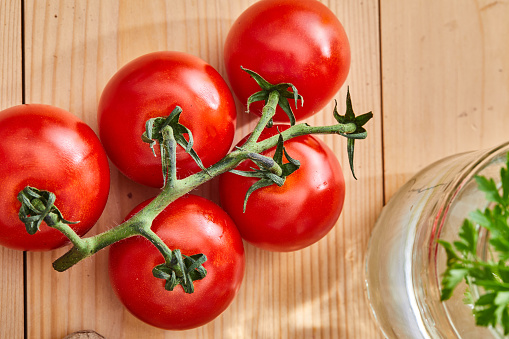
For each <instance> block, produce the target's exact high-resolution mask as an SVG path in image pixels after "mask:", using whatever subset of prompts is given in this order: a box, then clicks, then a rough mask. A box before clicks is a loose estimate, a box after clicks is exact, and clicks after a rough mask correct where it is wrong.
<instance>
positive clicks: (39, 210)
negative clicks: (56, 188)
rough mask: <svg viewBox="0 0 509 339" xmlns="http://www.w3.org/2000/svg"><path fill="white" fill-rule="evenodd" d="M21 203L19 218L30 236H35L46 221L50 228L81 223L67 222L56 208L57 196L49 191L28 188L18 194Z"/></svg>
mask: <svg viewBox="0 0 509 339" xmlns="http://www.w3.org/2000/svg"><path fill="white" fill-rule="evenodd" d="M17 198H18V201H19V202H21V207H20V209H19V213H18V217H19V220H21V222H23V223H24V224H25V228H26V230H27V232H28V233H29V234H35V233H36V232H37V231H38V230H39V228H40V226H41V223H42V222H43V221H44V222H46V224H47V225H48V226H50V227H52V226H53V225H55V223H57V222H61V223H64V224H77V223H79V221H69V220H65V219H64V217H63V216H62V213H61V212H60V210H59V209H58V208H57V207H56V206H55V201H56V196H55V194H54V193H52V192H49V191H43V190H39V189H37V188H35V187H30V186H26V187H25V188H24V189H23V190H21V191H20V192H19V193H18V196H17Z"/></svg>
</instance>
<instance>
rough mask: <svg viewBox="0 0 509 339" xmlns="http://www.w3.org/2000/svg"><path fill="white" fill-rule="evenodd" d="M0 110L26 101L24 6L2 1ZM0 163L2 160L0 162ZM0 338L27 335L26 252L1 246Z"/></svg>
mask: <svg viewBox="0 0 509 339" xmlns="http://www.w3.org/2000/svg"><path fill="white" fill-rule="evenodd" d="M0 27H1V29H0V56H1V57H0V109H5V108H7V107H10V106H14V105H19V104H21V103H22V101H23V91H22V90H23V86H22V79H23V75H22V47H21V45H22V37H21V6H20V3H19V1H15V0H12V1H2V2H0ZM0 161H2V160H1V159H0ZM0 277H1V278H0V339H3V338H6V339H7V338H22V337H23V332H24V323H23V318H24V299H23V253H22V252H19V251H14V250H10V249H7V248H3V247H1V246H0Z"/></svg>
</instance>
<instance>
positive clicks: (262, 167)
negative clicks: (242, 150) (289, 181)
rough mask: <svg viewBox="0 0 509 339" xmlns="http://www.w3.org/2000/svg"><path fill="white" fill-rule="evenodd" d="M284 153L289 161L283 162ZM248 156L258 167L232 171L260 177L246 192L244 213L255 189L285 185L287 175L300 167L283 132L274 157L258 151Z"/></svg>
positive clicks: (232, 171)
mask: <svg viewBox="0 0 509 339" xmlns="http://www.w3.org/2000/svg"><path fill="white" fill-rule="evenodd" d="M283 154H284V156H285V158H286V159H287V160H288V162H287V163H283ZM248 158H249V159H250V160H251V161H253V162H254V163H255V164H256V165H257V166H258V169H256V168H251V169H252V171H240V170H235V169H234V170H231V171H230V172H231V173H234V174H237V175H240V176H243V177H251V178H258V180H257V181H256V182H255V183H254V184H253V185H252V186H251V187H250V188H249V189H248V190H247V192H246V195H245V197H244V206H243V212H244V213H245V212H246V206H247V201H248V199H249V196H250V195H251V194H252V193H253V192H254V191H256V190H257V189H260V188H262V187H267V186H271V185H273V184H276V185H278V186H279V187H281V186H283V184H284V183H285V180H286V177H287V176H289V175H290V174H292V173H293V172H295V171H296V170H298V169H299V167H300V162H299V160H297V159H293V158H292V157H290V155H289V154H288V152H287V151H286V149H285V147H284V140H283V136H282V135H281V133H280V134H279V138H278V142H277V147H276V151H275V153H274V156H273V158H269V157H267V156H264V155H261V154H258V153H250V154H248Z"/></svg>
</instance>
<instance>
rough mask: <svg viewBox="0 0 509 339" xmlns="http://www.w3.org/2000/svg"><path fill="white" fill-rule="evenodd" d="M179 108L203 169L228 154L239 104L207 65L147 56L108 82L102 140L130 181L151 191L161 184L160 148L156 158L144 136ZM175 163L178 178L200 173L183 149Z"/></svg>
mask: <svg viewBox="0 0 509 339" xmlns="http://www.w3.org/2000/svg"><path fill="white" fill-rule="evenodd" d="M176 106H180V107H181V108H182V109H183V112H182V115H181V119H180V122H181V123H182V124H183V125H184V126H186V127H187V128H188V129H190V130H191V132H192V134H193V138H194V149H195V151H196V152H197V153H198V156H199V157H200V158H201V160H202V162H203V164H204V166H205V167H208V166H210V165H212V164H214V163H216V162H217V161H218V160H220V159H221V158H222V157H223V156H224V155H226V153H227V152H228V151H229V150H230V147H231V144H232V142H233V137H234V133H235V122H236V117H237V114H236V111H235V102H234V100H233V96H232V94H231V92H230V90H229V88H228V86H227V84H226V82H225V81H224V79H223V78H222V77H221V76H220V74H219V73H218V72H217V71H216V70H215V69H214V68H213V67H212V66H210V65H208V64H207V63H205V62H204V61H203V60H201V59H199V58H197V57H195V56H192V55H189V54H185V53H181V52H154V53H149V54H146V55H143V56H141V57H139V58H137V59H135V60H133V61H131V62H129V63H128V64H126V65H125V66H124V67H122V68H121V69H120V70H118V71H117V73H115V75H113V77H112V78H111V79H110V81H109V82H108V84H107V85H106V87H105V88H104V91H103V93H102V95H101V98H100V102H99V109H98V121H99V136H100V138H101V141H102V142H103V145H104V148H105V149H106V153H107V154H108V156H109V157H110V159H111V161H112V162H113V163H114V164H115V166H116V167H117V168H118V169H119V170H120V171H121V172H122V173H123V174H125V175H126V176H127V177H129V178H131V179H132V180H134V181H136V182H138V183H141V184H144V185H148V186H152V187H161V186H162V185H163V175H162V170H161V158H160V153H159V149H158V147H156V153H157V157H154V155H153V154H152V151H151V150H150V147H149V146H148V144H147V143H145V142H143V141H142V139H141V136H142V134H143V132H144V131H145V122H146V121H147V120H148V119H150V118H154V117H163V116H168V115H169V114H170V113H171V111H172V110H173V109H174V108H175V107H176ZM177 164H178V173H177V174H178V176H179V177H185V176H188V175H189V174H191V173H195V172H198V171H199V167H198V166H197V165H196V163H195V162H194V160H193V159H192V158H191V156H189V155H188V154H186V153H185V151H184V149H182V148H180V147H179V149H178V151H177Z"/></svg>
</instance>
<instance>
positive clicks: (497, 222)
mask: <svg viewBox="0 0 509 339" xmlns="http://www.w3.org/2000/svg"><path fill="white" fill-rule="evenodd" d="M508 168H509V153H508V154H507V156H506V164H505V166H504V167H502V169H501V170H500V185H497V183H496V181H495V180H494V179H493V178H490V179H488V178H486V177H483V176H477V177H475V180H476V182H477V186H478V188H479V190H480V191H482V192H484V194H485V197H486V200H487V201H488V202H490V203H491V206H490V207H489V208H486V209H485V210H483V211H482V210H475V211H472V212H471V213H470V214H469V216H468V218H466V219H465V220H464V222H463V224H462V226H461V228H460V231H459V234H458V237H459V239H458V240H456V241H453V242H452V243H450V242H447V241H443V240H439V241H438V243H439V244H440V245H441V246H442V247H443V248H444V249H445V251H446V254H447V267H446V270H445V271H444V273H443V276H442V281H441V285H442V290H441V300H447V299H449V298H450V297H451V296H452V294H453V291H454V289H455V288H456V287H457V286H458V285H459V283H460V282H461V281H462V280H465V281H466V283H467V284H468V285H469V286H477V287H478V288H479V293H480V296H479V298H478V299H477V300H475V302H474V309H473V314H474V317H475V323H476V325H478V326H493V327H500V328H501V329H503V332H504V334H505V335H507V334H509V267H508V266H507V261H508V260H509V223H508V217H509V171H508ZM477 227H482V228H485V229H486V230H487V231H489V250H488V253H490V254H492V255H493V256H494V257H495V258H497V261H493V260H489V259H488V260H482V259H481V258H479V257H478V256H477V247H478V240H479V238H478V229H477ZM469 290H470V288H469ZM469 295H470V296H471V294H470V293H469ZM465 301H466V302H467V303H469V304H472V302H473V300H472V298H465Z"/></svg>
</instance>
